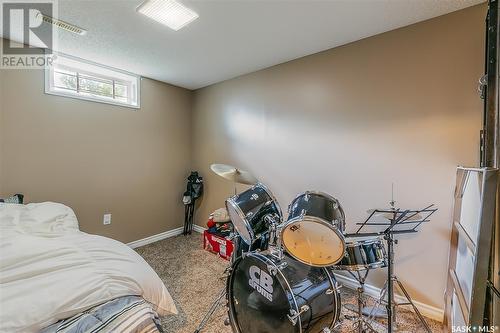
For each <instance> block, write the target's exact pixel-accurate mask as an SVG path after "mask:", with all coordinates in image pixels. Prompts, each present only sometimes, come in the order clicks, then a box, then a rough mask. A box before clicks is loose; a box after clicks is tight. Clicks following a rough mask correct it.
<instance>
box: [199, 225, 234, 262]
mask: <svg viewBox="0 0 500 333" xmlns="http://www.w3.org/2000/svg"><path fill="white" fill-rule="evenodd" d="M203 248H204V249H205V250H207V251H210V252H212V253H216V254H218V255H219V256H220V257H221V258H224V259H226V260H229V259H230V258H231V254H232V253H233V249H234V245H233V242H232V241H230V240H229V239H226V238H225V237H220V236H217V235H214V234H211V233H209V232H208V231H207V230H205V231H204V232H203Z"/></svg>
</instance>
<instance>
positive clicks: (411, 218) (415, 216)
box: [366, 208, 422, 222]
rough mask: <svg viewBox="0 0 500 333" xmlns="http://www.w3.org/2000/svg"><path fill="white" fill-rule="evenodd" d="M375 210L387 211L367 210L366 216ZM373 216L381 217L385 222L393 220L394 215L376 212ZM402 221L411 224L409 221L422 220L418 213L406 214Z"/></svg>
mask: <svg viewBox="0 0 500 333" xmlns="http://www.w3.org/2000/svg"><path fill="white" fill-rule="evenodd" d="M375 210H385V211H387V210H388V209H381V208H375V209H368V210H367V211H366V212H367V213H368V214H371V213H373V212H374V211H375ZM401 213H402V212H401V211H400V212H397V214H401ZM373 216H376V217H381V218H384V219H386V220H392V219H393V218H394V213H387V212H376V213H374V214H373ZM396 216H397V215H396ZM403 220H404V221H406V222H411V221H420V220H422V215H420V214H419V213H416V214H415V213H410V214H408V216H407V217H405V218H404V219H403Z"/></svg>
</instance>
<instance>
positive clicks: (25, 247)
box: [0, 202, 177, 333]
mask: <svg viewBox="0 0 500 333" xmlns="http://www.w3.org/2000/svg"><path fill="white" fill-rule="evenodd" d="M125 295H139V296H141V297H143V298H144V299H145V300H146V301H148V302H150V303H151V304H152V305H153V307H154V308H155V309H156V310H157V312H158V314H159V315H165V314H167V313H177V310H176V308H175V305H174V303H173V301H172V298H171V297H170V295H169V293H168V291H167V289H166V288H165V286H164V285H163V283H162V281H161V280H160V278H159V277H158V275H157V274H156V273H155V272H154V271H153V269H152V268H151V267H150V266H149V265H148V264H147V263H146V262H145V261H144V260H143V259H142V257H141V256H139V255H138V254H137V253H136V252H135V251H133V250H132V249H130V248H129V247H127V246H126V245H124V244H122V243H120V242H117V241H114V240H112V239H109V238H105V237H100V236H95V235H89V234H86V233H83V232H81V231H79V229H78V221H77V219H76V216H75V214H74V212H73V210H72V209H71V208H69V207H67V206H64V205H62V204H56V203H51V202H46V203H40V204H28V205H14V204H0V332H9V333H10V332H36V331H38V330H40V329H41V328H43V327H45V326H48V325H50V324H52V323H54V322H56V321H58V320H61V319H64V318H67V317H70V316H73V315H75V314H77V313H80V312H82V311H85V310H87V309H89V308H91V307H93V306H96V305H98V304H101V303H103V302H106V301H108V300H111V299H114V298H116V297H121V296H125Z"/></svg>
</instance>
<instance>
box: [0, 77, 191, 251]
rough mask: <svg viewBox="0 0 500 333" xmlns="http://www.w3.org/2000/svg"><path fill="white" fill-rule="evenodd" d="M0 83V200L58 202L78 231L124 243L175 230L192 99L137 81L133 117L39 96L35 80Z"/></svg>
mask: <svg viewBox="0 0 500 333" xmlns="http://www.w3.org/2000/svg"><path fill="white" fill-rule="evenodd" d="M0 75H1V77H0V78H1V80H0V81H1V82H2V83H3V89H2V90H1V91H0V105H1V107H2V108H3V122H0V124H1V127H0V142H2V141H3V142H2V143H3V145H2V146H1V154H0V155H1V158H2V161H3V163H0V172H1V174H0V184H1V193H0V194H2V195H9V194H12V193H17V192H21V193H24V194H25V195H26V199H27V201H28V202H40V201H56V202H63V203H65V204H67V205H69V206H71V207H72V208H73V209H74V210H75V212H76V214H77V216H78V219H79V221H80V226H81V229H82V230H83V231H85V232H90V233H96V234H100V235H104V236H110V237H112V238H115V239H118V240H120V241H124V242H129V241H133V240H137V239H141V238H144V237H147V236H151V235H154V234H158V233H160V232H163V231H167V230H170V229H173V228H176V227H179V226H181V225H182V223H183V216H184V209H183V206H182V203H181V198H182V193H183V190H184V187H185V177H186V176H187V175H188V173H189V168H190V147H191V145H190V134H189V133H190V126H191V125H190V123H191V117H190V112H191V100H192V93H191V92H190V91H188V90H185V89H181V88H177V87H174V86H171V85H168V84H164V83H160V82H157V81H153V80H149V79H143V80H142V82H141V87H142V89H141V93H142V99H141V105H142V107H141V109H140V110H136V109H130V108H124V107H119V106H113V105H107V104H101V103H94V102H88V101H82V100H77V99H71V98H63V97H55V96H51V95H46V94H44V86H43V82H44V77H43V72H42V71H39V70H3V71H0ZM0 119H1V118H0ZM104 213H111V214H112V224H111V225H109V226H104V225H103V224H102V219H103V214H104Z"/></svg>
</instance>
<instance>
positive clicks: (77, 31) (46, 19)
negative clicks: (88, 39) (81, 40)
mask: <svg viewBox="0 0 500 333" xmlns="http://www.w3.org/2000/svg"><path fill="white" fill-rule="evenodd" d="M38 15H41V16H42V21H43V22H46V23H48V24H52V25H54V26H56V27H58V28H59V29H62V30H66V31H69V32H72V33H74V34H77V35H80V36H83V35H85V34H86V33H87V30H85V29H82V28H79V27H77V26H76V25H73V24H70V23H68V22H64V21H61V20H58V19H55V18H53V17H50V16H47V15H44V14H42V13H38Z"/></svg>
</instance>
